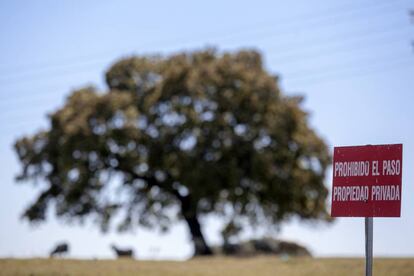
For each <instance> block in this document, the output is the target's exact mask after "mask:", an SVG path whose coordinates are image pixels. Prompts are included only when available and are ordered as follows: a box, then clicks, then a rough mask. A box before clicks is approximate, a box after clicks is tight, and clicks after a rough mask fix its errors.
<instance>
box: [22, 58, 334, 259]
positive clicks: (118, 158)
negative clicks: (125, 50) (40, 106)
mask: <svg viewBox="0 0 414 276" xmlns="http://www.w3.org/2000/svg"><path fill="white" fill-rule="evenodd" d="M106 83H107V86H108V90H107V91H96V90H95V89H94V88H84V89H80V90H77V91H74V92H73V93H72V94H71V95H70V96H69V97H68V98H67V101H66V103H65V104H64V106H63V107H61V108H60V109H59V110H57V111H55V112H53V113H52V114H50V115H49V120H50V127H49V128H48V129H46V130H44V131H40V132H38V133H36V134H34V135H33V136H28V137H24V138H21V139H19V140H18V141H16V144H15V149H16V152H17V154H18V157H19V160H20V162H21V165H22V172H21V174H20V175H19V176H18V179H20V180H31V179H32V180H33V179H40V181H35V182H38V183H39V184H38V185H39V189H40V190H41V191H40V194H39V195H38V197H37V198H36V199H35V200H34V202H32V203H31V204H30V205H29V206H28V208H27V209H26V211H25V213H24V217H25V218H27V219H28V220H30V221H32V222H39V221H43V220H45V219H46V213H47V208H48V207H49V206H50V205H53V207H54V210H55V212H56V215H57V216H58V217H61V218H66V219H74V218H75V219H76V218H79V219H85V218H92V219H93V220H94V221H96V222H98V223H99V224H100V225H101V226H102V229H104V230H106V229H108V226H109V225H111V224H112V223H111V222H112V221H114V220H115V221H116V222H117V225H118V227H119V229H120V230H127V229H129V228H131V227H133V226H134V225H138V224H140V225H144V226H148V227H153V226H159V227H161V228H162V229H164V228H167V227H168V226H169V225H170V223H171V222H172V221H174V219H175V218H179V219H183V220H184V221H185V222H186V223H187V225H188V228H189V231H190V233H191V236H192V240H193V243H194V254H195V255H207V254H211V250H210V248H209V246H208V245H207V243H206V241H205V238H204V236H203V233H202V229H201V225H200V221H199V219H200V217H202V216H204V215H206V214H210V213H216V214H222V215H223V216H225V217H227V219H228V220H229V221H234V220H237V219H240V218H244V219H246V220H248V221H249V222H250V223H251V224H259V223H263V222H267V223H270V224H278V223H280V222H281V221H283V220H285V219H287V218H289V217H292V216H298V217H300V218H302V219H322V220H323V219H326V218H327V212H326V206H325V200H326V196H327V194H328V191H327V188H326V187H325V186H324V184H323V180H324V176H325V170H326V167H327V165H328V164H329V162H330V156H329V153H328V150H327V147H326V145H325V143H324V142H323V140H322V139H321V138H320V137H319V136H318V135H317V134H316V133H315V131H314V130H312V128H311V127H310V126H309V123H308V118H307V117H308V116H307V113H306V112H305V111H303V109H302V108H301V106H300V102H301V99H300V98H298V97H288V96H285V95H283V94H282V93H281V91H280V89H279V87H278V83H277V78H276V77H274V76H272V75H271V74H269V73H268V72H267V71H266V70H265V69H264V66H263V64H262V60H261V57H260V54H259V53H257V52H255V51H240V52H236V53H224V54H223V53H218V52H216V51H214V50H205V51H198V52H192V53H183V54H177V55H173V56H169V57H159V56H155V57H131V58H125V59H123V60H120V61H118V62H117V63H115V64H114V65H112V66H111V68H110V69H109V70H108V71H107V73H106ZM114 217H115V219H113V218H114Z"/></svg>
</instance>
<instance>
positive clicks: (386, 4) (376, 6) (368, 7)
mask: <svg viewBox="0 0 414 276" xmlns="http://www.w3.org/2000/svg"><path fill="white" fill-rule="evenodd" d="M395 2H396V1H393V2H392V5H391V2H388V1H387V2H381V3H380V4H378V3H377V2H375V4H374V5H365V6H363V7H362V8H357V9H348V10H347V9H346V8H345V9H344V8H342V9H341V11H340V12H339V13H337V14H329V15H328V16H326V15H325V16H313V17H312V16H311V15H312V14H303V15H302V17H305V18H306V20H304V21H305V22H306V21H310V22H312V21H313V23H315V22H316V23H317V22H319V23H323V22H324V20H326V19H330V20H334V23H333V24H338V22H340V21H338V16H341V15H342V16H343V15H344V14H345V15H347V14H351V15H353V14H358V13H360V12H361V11H362V12H363V11H365V10H372V9H383V8H389V7H390V6H391V7H395ZM401 2H404V1H401ZM346 6H347V7H348V8H349V7H350V6H349V5H346ZM332 11H337V10H336V9H335V10H331V11H328V12H332ZM386 11H387V12H389V11H390V10H389V9H387V10H386ZM391 11H393V12H395V11H400V9H398V10H391ZM351 19H352V17H351ZM335 22H336V23H335ZM267 23H268V22H267ZM300 23H302V24H303V21H302V22H299V24H300ZM308 23H309V22H308ZM325 23H326V22H325ZM330 23H332V22H330ZM333 24H325V25H324V26H332V25H333ZM286 25H287V26H289V25H291V27H292V26H295V25H298V21H296V20H291V22H283V23H282V24H279V25H278V26H277V27H278V28H280V26H282V27H283V26H284V27H285V28H286ZM309 26H310V25H309V24H306V28H308V27H309ZM271 31H272V32H274V28H273V27H272V29H271ZM255 32H257V31H255ZM228 33H230V35H229V34H228ZM228 33H227V34H226V35H225V36H224V37H225V39H228V38H232V37H234V36H237V35H240V34H242V35H245V34H246V30H244V31H242V32H239V33H237V32H231V31H230V32H228ZM287 33H288V32H285V34H287ZM289 33H290V32H289ZM278 35H280V34H278ZM205 37H206V35H205V34H204V35H203V36H202V38H203V39H204V38H205ZM193 39H194V38H192V40H193ZM159 43H162V44H165V43H171V41H165V40H164V41H160V42H159ZM179 43H182V39H180V40H179ZM151 44H152V45H154V44H156V43H154V42H150V45H151ZM144 45H145V43H144ZM108 53H109V52H106V53H105V57H107V55H108ZM88 58H93V59H94V61H95V62H96V61H98V62H101V61H103V60H104V58H103V56H101V55H92V56H86V55H85V56H81V57H79V59H77V58H74V59H72V60H74V61H75V62H81V63H84V62H85V59H88ZM37 65H38V66H39V65H40V69H44V68H45V67H46V68H50V67H52V68H53V67H56V66H57V67H61V66H62V65H61V64H60V63H57V64H56V63H55V65H53V63H52V66H51V65H50V63H48V62H40V64H39V63H38V64H37ZM4 66H5V65H3V66H2V65H0V67H4ZM34 66H36V63H35V65H34ZM34 66H33V63H32V65H30V63H29V64H25V65H20V66H17V67H15V68H17V70H21V69H24V68H27V67H34ZM10 67H13V66H10V65H9V66H7V70H10ZM42 67H43V68H42ZM0 71H2V70H0Z"/></svg>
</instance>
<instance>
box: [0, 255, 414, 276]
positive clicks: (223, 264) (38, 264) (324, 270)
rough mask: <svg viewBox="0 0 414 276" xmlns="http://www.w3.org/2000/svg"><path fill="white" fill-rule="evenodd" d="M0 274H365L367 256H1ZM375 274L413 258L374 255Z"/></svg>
mask: <svg viewBox="0 0 414 276" xmlns="http://www.w3.org/2000/svg"><path fill="white" fill-rule="evenodd" d="M0 275H145V276H161V275H162V276H164V275H174V276H187V275H192V276H204V275H205V276H210V275H211V276H213V275H214V276H217V275H225V276H233V275H234V276H247V275H261V276H267V275H269V276H270V275H272V276H274V275H291V276H296V275H307V276H313V275H315V276H316V275H317V276H324V275H329V276H331V275H336V276H341V275H344V276H345V275H346V276H349V275H364V260H363V259H356V258H341V259H339V258H338V259H336V258H332V259H331V258H316V259H312V258H292V259H288V260H282V259H278V258H275V257H257V258H237V259H236V258H200V259H194V260H190V261H185V262H173V261H134V260H98V261H81V260H48V259H29V260H16V259H2V260H0ZM374 275H376V276H380V275H386V276H392V275H398V276H403V275H410V276H411V275H414V259H411V258H407V259H391V258H389V259H384V258H381V259H379V258H378V259H375V261H374Z"/></svg>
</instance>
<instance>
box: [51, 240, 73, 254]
mask: <svg viewBox="0 0 414 276" xmlns="http://www.w3.org/2000/svg"><path fill="white" fill-rule="evenodd" d="M68 252H69V245H68V244H67V243H65V242H64V243H60V244H58V245H56V247H55V249H53V250H52V251H51V252H50V257H54V256H62V255H63V254H66V253H68Z"/></svg>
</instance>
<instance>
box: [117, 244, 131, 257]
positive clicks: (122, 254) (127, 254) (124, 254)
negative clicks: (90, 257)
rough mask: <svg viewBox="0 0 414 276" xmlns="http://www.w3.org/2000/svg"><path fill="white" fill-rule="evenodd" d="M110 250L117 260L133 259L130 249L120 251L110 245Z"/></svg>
mask: <svg viewBox="0 0 414 276" xmlns="http://www.w3.org/2000/svg"><path fill="white" fill-rule="evenodd" d="M111 248H112V250H114V251H115V253H116V255H117V257H118V258H123V257H124V258H133V257H134V251H133V250H132V249H120V248H118V247H116V246H115V245H111Z"/></svg>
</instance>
